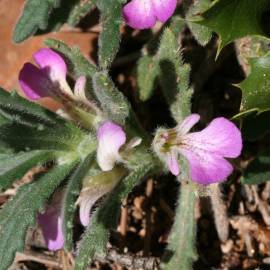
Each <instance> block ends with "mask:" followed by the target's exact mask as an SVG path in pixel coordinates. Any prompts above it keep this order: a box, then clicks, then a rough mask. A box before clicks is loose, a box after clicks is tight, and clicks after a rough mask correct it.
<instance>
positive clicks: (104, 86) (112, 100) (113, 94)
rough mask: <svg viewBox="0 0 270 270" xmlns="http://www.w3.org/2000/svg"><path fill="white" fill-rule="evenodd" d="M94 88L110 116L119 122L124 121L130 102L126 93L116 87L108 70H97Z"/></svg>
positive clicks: (103, 107)
mask: <svg viewBox="0 0 270 270" xmlns="http://www.w3.org/2000/svg"><path fill="white" fill-rule="evenodd" d="M93 88H94V93H95V95H96V97H97V99H98V100H99V102H100V105H101V107H102V109H103V110H104V111H105V112H106V113H107V115H108V118H109V119H111V120H113V121H115V122H118V123H124V122H125V119H126V118H127V117H128V115H129V103H128V101H127V99H126V98H125V97H124V95H123V94H122V93H121V92H120V91H119V90H118V89H116V87H115V86H114V84H113V82H112V80H111V79H110V78H109V76H108V75H107V73H106V72H97V73H96V74H95V75H94V77H93Z"/></svg>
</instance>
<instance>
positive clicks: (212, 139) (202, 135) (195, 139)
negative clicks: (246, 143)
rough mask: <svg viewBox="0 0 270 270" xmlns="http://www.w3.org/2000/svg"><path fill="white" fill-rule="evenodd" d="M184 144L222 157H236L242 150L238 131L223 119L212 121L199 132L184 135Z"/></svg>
mask: <svg viewBox="0 0 270 270" xmlns="http://www.w3.org/2000/svg"><path fill="white" fill-rule="evenodd" d="M184 141H185V143H186V144H189V145H192V146H193V148H198V149H201V150H203V151H207V152H212V153H214V154H216V155H220V156H223V157H229V158H235V157H238V156H239V155H240V153H241V150H242V137H241V132H240V130H239V129H238V128H237V127H236V126H235V125H234V124H233V123H232V122H231V121H229V120H227V119H226V118H223V117H219V118H216V119H214V120H213V121H212V122H211V123H210V124H209V125H208V127H206V128H205V129H203V130H202V131H200V132H194V133H189V134H187V135H185V139H184Z"/></svg>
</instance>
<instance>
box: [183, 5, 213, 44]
mask: <svg viewBox="0 0 270 270" xmlns="http://www.w3.org/2000/svg"><path fill="white" fill-rule="evenodd" d="M211 4H212V1H211V0H197V1H195V2H194V4H193V5H192V6H191V8H190V9H189V10H188V13H187V15H186V21H187V25H188V27H189V29H190V30H191V32H192V34H193V35H194V37H195V38H196V40H197V41H198V42H199V43H200V44H201V45H202V46H205V45H206V44H207V43H208V42H209V41H210V39H211V37H212V31H211V29H210V28H208V27H206V26H203V25H200V24H197V23H193V22H192V18H193V20H194V17H196V16H197V14H202V13H203V12H204V11H205V10H207V9H209V7H210V6H211Z"/></svg>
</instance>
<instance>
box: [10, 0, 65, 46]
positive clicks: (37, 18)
mask: <svg viewBox="0 0 270 270" xmlns="http://www.w3.org/2000/svg"><path fill="white" fill-rule="evenodd" d="M59 5H60V0H27V2H26V4H25V6H24V10H23V13H22V15H21V17H20V19H19V21H18V22H17V24H16V27H15V30H14V33H13V40H14V42H16V43H19V42H22V41H23V40H25V39H26V38H28V37H30V36H32V35H33V34H35V33H36V32H37V30H38V29H41V30H45V29H46V28H47V26H48V21H49V17H50V13H51V12H52V10H53V9H54V8H57V7H59Z"/></svg>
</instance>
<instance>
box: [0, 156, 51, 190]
mask: <svg viewBox="0 0 270 270" xmlns="http://www.w3.org/2000/svg"><path fill="white" fill-rule="evenodd" d="M53 158H54V154H53V153H52V152H48V151H32V152H24V153H16V154H0V190H1V189H6V188H8V187H9V186H10V185H11V184H12V182H13V181H15V180H18V179H20V178H21V177H22V176H23V175H24V174H25V173H26V172H27V171H28V170H29V169H31V168H32V167H33V166H37V165H42V164H44V163H45V162H47V161H49V160H53Z"/></svg>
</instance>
